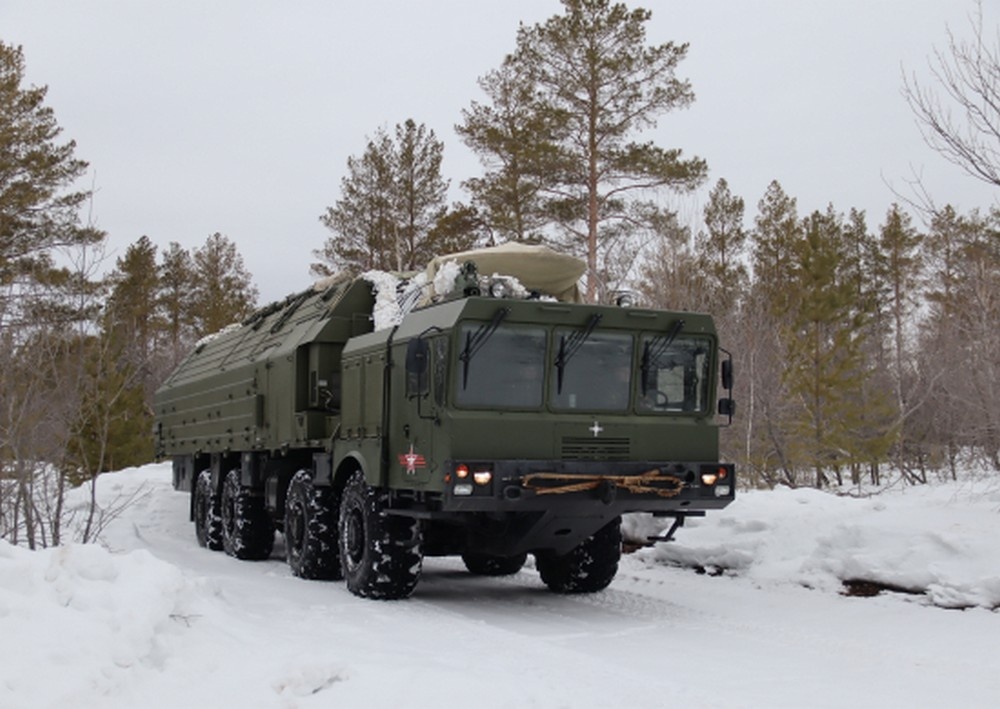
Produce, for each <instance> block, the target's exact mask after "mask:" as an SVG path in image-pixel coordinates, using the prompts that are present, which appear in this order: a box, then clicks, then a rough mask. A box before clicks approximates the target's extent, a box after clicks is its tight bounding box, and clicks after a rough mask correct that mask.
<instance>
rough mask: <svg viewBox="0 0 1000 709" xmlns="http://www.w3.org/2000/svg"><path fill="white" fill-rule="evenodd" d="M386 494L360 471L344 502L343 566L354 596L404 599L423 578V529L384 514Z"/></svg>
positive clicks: (349, 484) (346, 489) (405, 519)
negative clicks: (370, 482)
mask: <svg viewBox="0 0 1000 709" xmlns="http://www.w3.org/2000/svg"><path fill="white" fill-rule="evenodd" d="M387 498H388V496H387V495H386V493H385V492H384V491H382V490H377V489H375V488H372V487H370V486H369V485H368V483H367V482H365V476H364V474H363V473H361V471H357V472H355V473H354V475H352V476H351V478H350V480H348V481H347V485H346V486H345V487H344V493H343V497H342V498H341V502H340V521H339V532H338V536H339V543H340V562H341V566H342V568H343V572H344V579H345V580H346V581H347V588H348V590H349V591H350V592H351V593H353V594H354V595H356V596H361V597H364V598H378V599H386V600H389V599H398V598H406V597H408V596H409V595H410V594H411V593H413V589H414V588H416V585H417V581H418V580H419V579H420V571H421V566H422V563H423V556H422V554H421V550H420V527H419V523H418V522H417V520H415V519H412V518H410V517H402V516H399V515H390V514H387V513H386V504H387V501H388V499H387Z"/></svg>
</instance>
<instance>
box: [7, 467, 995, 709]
mask: <svg viewBox="0 0 1000 709" xmlns="http://www.w3.org/2000/svg"><path fill="white" fill-rule="evenodd" d="M169 479H170V472H169V466H166V465H153V466H147V467H145V468H141V469H138V470H130V471H123V472H121V473H116V474H113V475H108V476H105V477H103V478H102V479H101V481H100V482H101V495H102V496H103V497H104V498H105V499H111V498H112V497H114V496H116V495H118V494H120V493H129V492H131V491H133V490H135V489H136V488H137V487H139V486H143V487H144V489H145V492H144V494H143V495H142V496H141V497H140V498H139V499H138V501H137V502H136V503H134V504H133V505H132V506H131V507H129V508H128V509H127V510H126V511H125V512H124V513H123V514H122V515H121V516H120V517H119V518H118V519H117V520H115V521H114V522H113V523H112V525H111V526H110V527H109V528H108V530H107V531H106V533H105V535H104V542H105V547H106V548H105V547H101V546H93V545H91V546H81V545H76V546H68V547H64V548H60V549H50V550H45V551H40V552H29V551H26V550H24V549H20V548H14V547H11V546H10V545H8V544H6V543H5V542H0V707H2V708H3V709H22V708H24V709H35V708H41V707H73V708H74V709H88V708H90V707H102V708H103V707H143V708H144V709H157V708H160V707H171V708H172V707H178V708H180V707H183V708H190V707H197V708H198V709H206V708H208V709H211V708H213V707H220V708H221V707H237V706H238V707H241V708H252V707H277V708H291V707H302V708H303V709H305V708H308V707H334V706H336V707H362V706H368V707H452V706H459V705H469V706H475V707H477V708H479V707H626V708H631V707H666V706H682V707H768V708H770V707H852V708H854V707H993V706H997V705H998V702H1000V699H998V698H1000V653H998V651H997V649H998V647H1000V611H998V610H997V609H998V607H1000V544H998V534H997V532H998V530H1000V486H998V485H997V484H995V483H994V484H991V483H989V482H980V483H976V484H964V485H944V486H933V487H925V488H906V489H900V490H898V491H894V492H889V493H886V494H883V495H880V496H878V497H873V498H868V499H853V498H845V497H835V496H832V495H828V494H822V493H818V492H814V491H808V490H797V491H793V490H778V491H775V492H770V493H764V492H761V493H746V494H743V495H742V496H740V498H739V500H738V501H737V502H736V503H735V504H733V505H732V506H731V507H730V508H729V509H727V510H725V511H723V512H719V513H716V514H715V515H710V516H709V517H707V518H705V519H704V520H693V521H690V522H689V523H688V525H687V526H686V527H685V528H683V529H681V530H680V531H679V533H678V535H677V541H676V542H672V543H670V544H667V545H660V546H658V547H656V548H650V549H643V550H640V551H638V552H636V553H634V554H630V555H627V556H626V557H625V558H624V560H623V562H622V566H621V570H620V572H619V575H618V578H617V579H616V580H615V582H614V583H613V584H612V585H611V587H610V588H609V589H608V590H607V591H604V592H602V593H598V594H594V595H591V596H558V595H554V594H551V593H549V592H548V591H547V590H545V588H544V586H543V584H542V583H541V581H540V580H539V578H538V576H537V574H536V573H535V572H534V571H533V569H532V568H531V567H530V562H529V566H528V567H526V568H525V569H524V570H523V571H521V572H520V573H519V574H517V575H515V576H513V577H510V578H506V579H488V578H478V577H473V576H471V575H469V574H467V573H466V572H465V571H464V568H463V566H462V564H461V562H460V561H457V560H452V559H428V560H426V561H425V566H424V575H423V578H422V580H421V582H420V585H419V586H418V587H417V590H416V593H415V594H414V596H413V597H412V598H410V599H409V600H406V601H398V602H378V601H369V600H362V599H359V598H355V597H354V596H352V595H350V594H349V593H348V592H347V590H346V589H345V587H344V585H343V584H342V583H337V582H331V583H321V582H314V581H303V580H300V579H297V578H294V577H292V576H291V574H290V572H289V571H288V568H287V566H286V565H285V564H284V562H283V561H282V554H283V551H282V548H281V541H280V538H279V541H278V544H277V546H276V549H275V553H274V555H273V556H272V558H271V560H270V561H266V562H259V563H250V562H240V561H236V560H234V559H231V558H228V557H226V556H225V555H223V554H221V553H217V552H210V551H207V550H204V549H201V548H199V547H198V546H197V545H196V543H195V540H194V532H193V529H192V526H191V524H190V523H189V522H188V521H187V505H188V501H187V495H186V494H182V493H176V492H174V491H173V490H172V489H171V488H170V483H169ZM628 527H629V529H630V531H632V532H633V533H644V532H647V531H654V527H653V526H652V524H651V523H650V522H649V521H643V520H630V521H629V524H628ZM657 529H658V527H657ZM693 568H698V569H700V570H702V571H704V572H705V573H696V572H695V571H694V570H693ZM845 580H848V581H869V582H877V583H879V584H883V585H888V586H893V587H898V588H900V589H907V590H909V591H911V592H912V593H902V592H893V593H884V594H882V595H879V596H876V597H869V598H862V597H852V596H847V595H844V594H843V585H842V582H843V581H845ZM949 608H950V609H949ZM955 608H961V609H964V610H954V609H955Z"/></svg>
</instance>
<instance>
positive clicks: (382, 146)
mask: <svg viewBox="0 0 1000 709" xmlns="http://www.w3.org/2000/svg"><path fill="white" fill-rule="evenodd" d="M395 159H396V156H395V148H394V146H393V143H392V138H391V137H390V136H389V135H388V134H387V133H386V132H385V131H384V130H381V129H380V130H379V131H378V132H377V133H376V134H375V137H374V138H373V139H370V140H369V141H368V145H367V147H366V148H365V152H364V153H363V154H362V156H361V157H360V158H356V157H353V156H352V157H349V158H348V159H347V175H346V176H344V178H343V179H342V180H341V181H340V193H341V197H340V199H339V200H337V203H336V204H335V205H334V206H333V207H327V210H326V212H324V213H323V214H322V215H321V216H320V222H322V223H323V226H325V227H326V228H327V229H329V230H330V231H332V232H333V236H332V237H330V238H329V239H327V241H326V243H325V244H324V245H323V248H322V249H321V250H319V251H316V252H314V255H315V256H316V257H317V258H319V259H321V261H320V262H319V263H314V264H313V265H312V270H313V272H314V273H316V274H317V275H321V276H325V275H331V274H333V273H337V272H338V271H341V270H347V271H350V272H352V273H361V272H363V271H367V270H370V269H378V270H382V271H391V270H393V269H394V268H395V267H396V258H395V257H396V240H397V238H398V233H397V228H398V224H397V221H396V216H397V212H396V205H397V203H398V200H397V197H396V175H397V170H396V165H395Z"/></svg>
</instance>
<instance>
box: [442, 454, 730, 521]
mask: <svg viewBox="0 0 1000 709" xmlns="http://www.w3.org/2000/svg"><path fill="white" fill-rule="evenodd" d="M463 466H464V467H465V468H466V469H467V471H468V475H467V476H466V477H462V478H460V477H458V475H457V472H456V470H457V469H458V468H460V467H463ZM445 470H446V475H445V482H446V489H445V494H444V498H443V500H442V511H445V512H500V513H505V512H552V511H558V512H559V513H560V514H573V513H574V512H575V513H578V514H581V515H589V514H594V513H595V512H596V513H598V514H601V516H605V515H607V514H611V515H618V514H624V513H626V512H653V513H668V514H670V513H673V514H677V513H684V512H693V511H701V510H713V509H722V508H724V507H725V506H726V505H728V504H729V503H731V502H732V501H733V499H734V492H735V488H736V479H735V469H734V467H733V466H732V465H731V464H720V463H718V462H714V461H684V462H677V461H628V462H608V461H572V460H560V461H552V460H478V461H476V460H474V461H461V463H460V464H459V463H458V462H456V461H446V463H445ZM487 471H488V472H489V473H490V475H489V481H488V482H486V483H482V482H477V481H476V480H475V474H476V473H477V472H478V473H480V476H479V479H480V481H481V480H482V479H483V478H485V477H486V476H485V475H482V473H484V472H487ZM713 478H714V480H713ZM708 480H713V481H712V483H711V484H708V483H707V482H706V481H708Z"/></svg>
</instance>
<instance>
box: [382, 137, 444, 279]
mask: <svg viewBox="0 0 1000 709" xmlns="http://www.w3.org/2000/svg"><path fill="white" fill-rule="evenodd" d="M395 152H396V170H397V178H396V183H397V184H396V187H397V200H398V202H397V206H398V210H399V228H398V231H397V234H398V239H397V242H396V270H397V271H413V270H415V269H418V268H422V267H423V266H424V264H426V263H427V262H428V261H430V260H431V259H432V258H433V257H434V256H435V255H436V254H435V247H434V245H433V244H432V243H430V239H429V235H430V233H431V231H432V230H433V228H434V226H435V225H436V224H437V222H438V221H439V220H440V219H441V218H442V217H443V216H444V215H445V213H446V205H447V202H446V201H445V197H446V195H447V192H448V182H447V181H446V180H445V179H444V178H442V177H441V161H442V159H443V157H444V143H442V142H441V141H440V140H438V139H437V138H436V137H435V135H434V131H432V130H429V129H428V128H427V127H426V126H424V124H422V123H421V124H420V125H419V126H418V125H417V124H416V123H415V122H414V121H413V119H407V120H406V121H405V122H404V123H403V124H402V125H397V126H396V150H395Z"/></svg>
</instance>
